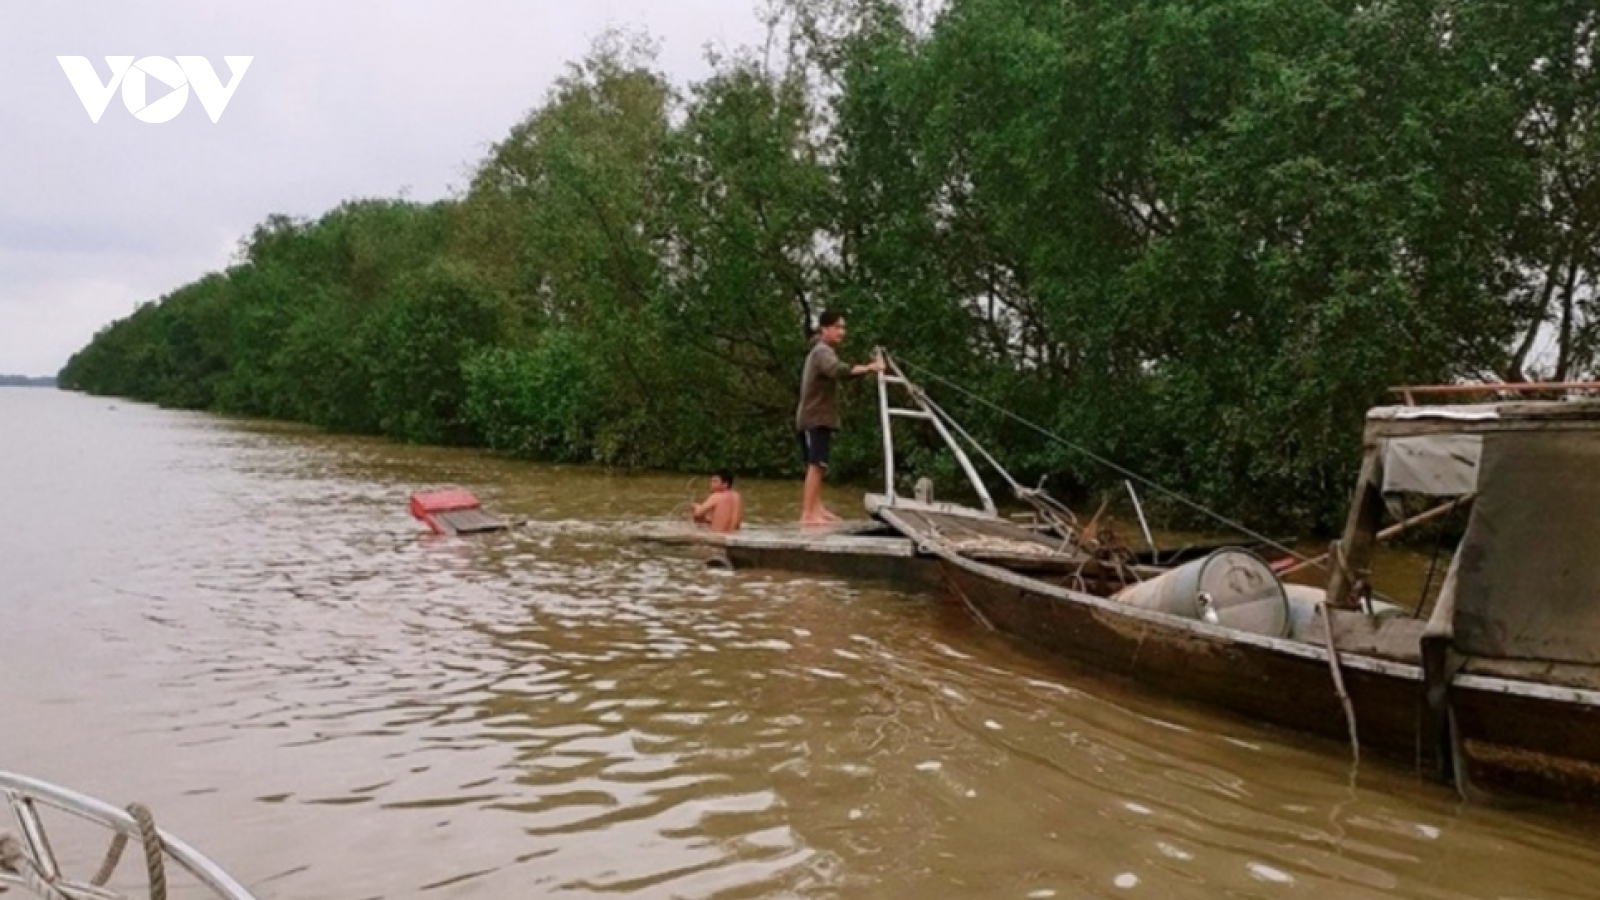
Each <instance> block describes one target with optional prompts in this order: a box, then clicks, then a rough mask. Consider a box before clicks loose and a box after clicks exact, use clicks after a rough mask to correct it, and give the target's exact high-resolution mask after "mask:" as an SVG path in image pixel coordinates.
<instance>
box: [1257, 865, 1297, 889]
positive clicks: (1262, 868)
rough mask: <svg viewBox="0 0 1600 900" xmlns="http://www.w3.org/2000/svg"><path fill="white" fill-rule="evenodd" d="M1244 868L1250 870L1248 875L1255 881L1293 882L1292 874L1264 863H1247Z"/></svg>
mask: <svg viewBox="0 0 1600 900" xmlns="http://www.w3.org/2000/svg"><path fill="white" fill-rule="evenodd" d="M1245 868H1246V869H1249V870H1250V877H1251V878H1254V879H1255V880H1257V881H1267V882H1271V883H1272V884H1294V876H1293V875H1290V874H1289V873H1288V872H1285V871H1283V870H1282V869H1274V868H1273V867H1271V866H1269V865H1267V864H1266V863H1258V862H1253V863H1248V864H1246V865H1245Z"/></svg>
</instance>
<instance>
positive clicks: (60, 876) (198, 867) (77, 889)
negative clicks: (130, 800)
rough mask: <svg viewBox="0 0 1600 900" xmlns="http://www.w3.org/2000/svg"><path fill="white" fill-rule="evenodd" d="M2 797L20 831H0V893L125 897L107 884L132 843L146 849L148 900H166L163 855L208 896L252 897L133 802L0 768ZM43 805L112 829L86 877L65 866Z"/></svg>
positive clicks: (56, 899) (49, 899) (96, 899)
mask: <svg viewBox="0 0 1600 900" xmlns="http://www.w3.org/2000/svg"><path fill="white" fill-rule="evenodd" d="M0 796H3V797H4V798H5V801H6V803H7V805H9V806H10V807H11V810H12V812H13V813H15V815H16V820H17V824H18V826H19V828H20V830H21V837H20V838H18V837H16V836H14V835H11V834H7V833H5V832H4V831H3V830H0V892H3V891H4V890H5V889H6V888H11V887H14V888H20V889H22V890H24V891H27V892H28V893H30V894H32V895H33V896H36V897H40V898H44V900H128V897H127V895H125V894H122V893H118V892H116V891H113V890H111V889H109V888H107V887H106V884H107V882H109V881H110V879H111V876H112V875H113V874H114V873H115V870H116V868H117V864H118V862H119V861H120V860H121V857H122V853H123V849H124V848H125V847H126V846H127V844H128V843H129V841H130V840H131V841H136V842H138V843H139V845H140V847H141V848H142V850H143V857H144V861H145V876H146V880H147V885H148V888H149V892H148V897H149V900H166V896H167V883H166V874H165V873H166V869H165V866H166V861H167V860H169V859H170V860H171V861H172V862H175V863H177V864H178V866H179V867H180V868H182V869H183V870H184V871H186V872H188V873H189V874H190V875H191V876H193V877H194V878H195V880H196V881H198V882H199V883H200V884H201V885H202V886H204V887H205V888H206V889H208V890H209V892H210V893H211V895H212V896H215V897H219V898H222V900H254V897H253V895H252V894H251V893H250V892H249V891H248V890H246V889H245V888H244V886H242V885H240V884H239V883H238V882H237V881H235V880H234V879H233V877H232V876H231V875H229V874H228V873H227V872H225V871H223V869H222V867H220V866H218V865H217V864H216V863H214V862H212V861H211V860H210V859H208V858H206V857H205V856H204V855H202V854H201V853H200V852H199V851H197V850H195V849H194V848H193V847H190V846H189V845H188V844H186V843H184V842H183V841H181V840H179V839H178V838H176V837H174V836H173V835H171V834H169V833H167V832H166V831H164V830H162V829H160V828H157V827H156V826H155V823H154V820H153V819H152V818H151V817H150V814H149V811H148V810H146V809H145V808H144V807H142V806H139V805H138V804H133V805H130V806H129V807H128V809H127V810H121V809H117V808H116V807H114V806H111V805H110V804H107V803H105V802H103V801H100V800H97V799H95V798H93V797H90V796H87V795H84V794H80V793H78V792H76V791H73V790H69V789H67V788H64V787H60V786H58V785H54V784H50V783H49V782H45V781H40V780H38V779H36V778H29V777H27V776H25V775H17V774H13V773H11V772H4V771H0ZM41 808H50V809H55V810H58V811H60V812H62V813H65V814H67V815H70V816H73V817H75V818H78V819H83V820H87V821H89V822H92V823H94V824H97V825H100V826H101V827H103V828H106V829H108V830H109V831H111V832H112V838H111V844H110V846H109V847H108V848H107V851H106V855H105V859H104V860H103V861H102V863H101V865H100V870H99V871H98V872H96V873H95V874H94V875H93V876H91V877H90V878H88V879H87V880H78V879H73V878H70V877H68V876H67V875H66V873H65V872H63V870H62V865H61V862H60V861H59V860H58V859H57V857H56V853H55V850H54V849H53V848H52V846H51V843H50V837H49V835H48V834H47V833H46V829H45V824H44V820H43V819H42V818H41V816H40V810H41Z"/></svg>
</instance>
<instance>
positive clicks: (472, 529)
mask: <svg viewBox="0 0 1600 900" xmlns="http://www.w3.org/2000/svg"><path fill="white" fill-rule="evenodd" d="M411 515H412V516H414V517H416V518H417V519H418V520H419V521H421V522H422V524H424V525H426V526H428V527H429V528H430V529H432V530H433V533H434V534H475V533H477V532H481V531H501V530H503V529H506V528H510V527H511V523H510V522H507V521H506V520H505V519H502V518H500V517H499V516H495V515H490V514H489V513H486V512H484V511H483V504H481V503H479V502H478V498H477V497H475V496H473V494H472V492H471V491H466V490H462V489H461V488H447V489H445V490H442V491H426V492H423V493H420V494H412V495H411Z"/></svg>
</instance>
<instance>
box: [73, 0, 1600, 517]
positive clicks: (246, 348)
mask: <svg viewBox="0 0 1600 900" xmlns="http://www.w3.org/2000/svg"><path fill="white" fill-rule="evenodd" d="M1597 29H1600V21H1597V12H1596V7H1595V6H1594V4H1593V3H1592V2H1576V0H1501V2H1491V0H1363V2H1347V0H1061V2H1052V3H1041V2H1037V0H946V2H944V3H942V4H940V5H938V6H937V7H934V8H929V7H924V6H922V5H920V3H919V2H918V0H899V2H896V0H811V2H800V0H793V2H789V3H786V4H785V3H780V4H779V5H777V6H776V7H775V8H774V9H773V13H772V18H771V21H770V35H769V40H768V41H767V43H766V44H765V46H763V47H760V48H749V49H745V50H741V51H738V52H733V53H729V54H726V55H724V56H721V57H719V58H716V59H714V60H713V61H712V62H713V65H712V69H711V73H710V74H709V75H708V76H707V77H705V78H704V79H702V80H700V81H697V82H694V83H692V84H687V85H677V84H674V83H673V82H672V81H671V80H670V79H669V78H668V77H666V76H665V75H664V74H663V73H662V72H661V71H660V70H659V68H658V67H657V65H656V64H655V61H654V56H653V54H652V52H651V47H650V42H649V40H648V39H646V38H640V37H637V36H629V35H625V34H608V35H606V36H605V37H603V38H602V39H600V40H599V41H597V43H596V45H595V47H594V48H593V50H592V51H591V52H590V53H589V55H588V56H586V57H585V58H584V59H582V60H580V61H578V62H576V63H574V64H572V65H571V66H570V67H569V69H568V71H567V73H566V74H565V76H564V77H562V78H561V79H560V80H559V81H558V82H557V83H556V84H555V85H554V86H553V87H552V88H551V90H550V91H549V93H548V94H547V96H545V97H544V99H543V101H542V103H540V104H539V105H538V106H537V107H536V108H534V109H533V110H532V111H531V112H530V113H529V114H528V115H527V116H526V117H525V118H524V119H523V120H521V121H519V122H517V123H515V125H513V126H512V127H511V129H510V131H509V132H508V133H507V135H506V136H505V138H504V139H503V140H501V141H500V142H499V143H498V144H496V145H494V146H493V147H492V148H491V149H490V151H489V152H488V153H487V155H486V156H485V158H483V159H482V160H480V161H479V162H478V163H477V165H476V167H475V169H474V171H473V175H472V178H471V181H470V184H469V185H468V186H467V187H466V188H465V189H464V190H463V191H461V192H460V193H459V195H458V196H455V197H453V198H451V199H449V200H445V201H441V202H436V203H415V202H408V201H405V200H400V199H362V200H352V201H350V202H347V203H345V204H343V205H341V206H340V207H338V208H337V209H334V210H332V211H330V212H328V213H327V214H325V215H323V216H322V217H321V218H318V219H316V220H314V221H311V220H300V219H291V218H286V217H272V218H270V219H268V220H267V221H266V222H264V223H262V224H261V225H259V226H258V227H256V229H255V230H254V231H253V233H251V234H250V235H249V236H248V237H246V238H245V239H244V240H243V241H242V242H241V246H240V250H239V252H238V255H237V258H236V260H235V261H234V262H233V264H232V265H230V266H229V267H228V268H227V269H226V270H225V271H223V272H218V273H213V274H208V275H206V276H205V277H203V278H200V279H199V280H198V281H195V282H193V283H191V284H188V285H185V286H183V287H181V288H179V289H177V290H175V291H173V292H171V293H170V294H168V295H166V296H164V297H161V298H159V299H158V300H156V301H154V302H151V303H148V304H146V305H144V306H142V307H140V308H139V309H138V310H137V311H136V312H135V313H133V314H132V315H131V316H129V317H128V318H125V319H123V320H120V321H118V322H115V323H113V324H112V325H110V326H108V327H107V328H105V329H104V330H102V331H101V332H100V333H99V334H98V335H97V336H96V337H95V338H94V340H93V341H92V342H91V343H90V344H89V345H88V346H86V347H85V348H83V349H82V350H81V351H80V352H78V353H77V354H76V355H75V356H74V357H73V358H72V359H71V361H70V362H69V363H68V364H67V366H66V368H65V369H64V370H63V371H62V373H61V376H60V378H61V383H62V384H63V385H64V386H67V387H71V388H76V389H81V390H87V391H91V392H97V393H108V394H119V395H125V396H130V397H135V398H140V399H144V400H151V401H155V402H158V403H162V404H167V405H172V406H180V407H189V408H198V409H213V410H218V411H222V412H226V413H236V414H243V415H255V416H271V417H278V418H284V419H293V420H299V421H304V422H309V423H312V424H315V425H318V426H321V427H324V428H329V429H337V430H342V431H352V432H366V433H374V434H383V435H388V436H390V437H393V438H396V439H399V440H405V441H417V442H429V443H455V444H468V445H481V446H487V447H490V448H493V449H494V450H497V451H501V452H506V453H511V454H517V455H522V456H527V457H530V458H537V459H547V460H564V461H583V462H597V463H604V464H608V465H617V466H639V467H666V468H674V469H691V470H707V469H710V468H713V467H716V466H723V465H726V466H729V467H732V468H734V469H736V470H738V471H742V472H750V473H757V472H760V473H771V474H779V473H792V472H796V471H798V468H799V463H798V460H797V459H796V458H795V451H794V439H793V436H792V434H790V429H791V427H792V415H793V408H794V402H795V394H796V389H797V385H798V380H799V372H800V362H801V359H802V357H803V355H804V352H805V348H806V341H807V323H808V322H809V321H810V319H811V318H812V317H814V316H815V315H816V314H817V313H819V312H821V310H822V309H823V308H825V307H839V308H842V309H844V310H846V311H847V314H848V322H849V325H850V330H851V333H852V337H851V344H852V345H853V346H854V347H855V348H856V353H857V354H858V355H859V354H862V353H864V352H865V350H866V348H868V347H870V346H871V345H873V344H880V343H881V344H883V345H885V346H886V347H888V348H889V349H890V350H891V351H893V352H895V353H897V354H898V355H899V356H900V357H901V358H903V359H904V360H907V361H909V362H912V363H915V364H918V365H921V366H924V367H926V371H932V372H936V373H938V374H939V375H940V376H943V377H945V378H948V379H950V380H951V381H953V382H955V383H958V384H961V385H963V386H964V387H965V388H966V389H968V390H970V391H971V392H972V393H973V395H974V396H976V397H982V398H986V399H988V400H990V401H992V402H994V403H995V404H997V405H998V406H999V407H1000V408H1003V409H1004V410H1006V411H1008V412H1011V413H1014V414H1016V415H1018V416H1021V417H1023V418H1025V419H1027V420H1029V421H1032V422H1036V423H1040V424H1042V425H1043V426H1045V427H1046V428H1047V429H1048V430H1050V431H1053V432H1055V433H1057V434H1059V435H1061V436H1064V437H1066V438H1068V439H1069V440H1070V441H1071V442H1073V443H1074V444H1076V445H1078V446H1080V447H1082V448H1084V449H1086V450H1089V451H1092V452H1093V453H1096V454H1099V455H1102V456H1106V457H1110V458H1113V459H1116V460H1118V461H1119V462H1122V463H1123V464H1125V465H1127V466H1129V467H1131V468H1134V469H1136V470H1138V471H1140V472H1142V473H1144V474H1145V475H1147V476H1150V477H1152V478H1154V479H1156V480H1158V481H1161V482H1163V483H1166V484H1168V485H1170V486H1172V487H1175V488H1178V489H1181V490H1183V491H1184V492H1185V493H1187V494H1189V495H1190V496H1193V497H1195V498H1196V499H1198V500H1201V501H1203V502H1206V503H1209V504H1211V505H1212V506H1214V507H1217V508H1219V509H1222V510H1225V511H1227V512H1229V513H1232V514H1235V515H1247V516H1251V517H1254V518H1255V520H1257V521H1261V522H1267V523H1274V524H1282V525H1292V526H1295V527H1302V528H1314V529H1326V528H1328V527H1330V526H1332V525H1333V524H1334V523H1335V522H1336V521H1337V518H1338V516H1339V515H1340V514H1341V510H1342V509H1343V507H1344V504H1345V501H1346V492H1347V490H1348V489H1349V485H1350V483H1351V480H1352V478H1353V475H1354V466H1355V461H1356V459H1357V453H1358V451H1359V443H1360V430H1361V422H1362V416H1363V413H1364V411H1365V410H1366V408H1367V407H1369V406H1371V405H1375V404H1379V403H1382V402H1385V400H1386V398H1387V394H1386V389H1387V388H1389V387H1390V386H1393V385H1399V384H1405V383H1419V382H1439V381H1448V380H1453V379H1483V378H1487V379H1494V380H1499V379H1509V380H1527V379H1542V378H1553V379H1567V378H1577V377H1588V376H1590V375H1591V374H1593V373H1594V372H1595V370H1596V368H1597V361H1600V314H1597V312H1600V310H1597V308H1596V302H1597V301H1596V296H1595V291H1594V286H1595V278H1596V274H1597V272H1600V242H1597V240H1596V238H1597V236H1600V235H1597V229H1600V179H1597V177H1596V176H1597V174H1600V130H1597V126H1600V77H1597V75H1596V69H1595V50H1596V32H1597ZM847 355H850V354H848V353H847ZM932 387H934V388H935V394H936V396H938V398H939V399H940V400H941V402H942V403H943V404H944V405H945V406H946V407H947V408H948V409H951V410H952V411H953V412H955V413H956V414H957V415H958V416H959V417H960V418H961V419H962V420H963V421H964V422H965V423H966V424H967V425H968V427H969V429H970V430H971V431H972V432H973V433H974V434H975V435H976V436H978V437H979V438H980V439H982V440H984V441H985V442H987V443H988V444H989V445H990V446H991V447H993V448H994V449H996V450H997V451H998V452H999V454H1000V455H1001V457H1002V458H1003V459H1005V460H1007V461H1008V462H1010V463H1011V464H1013V466H1014V467H1015V468H1016V469H1017V470H1018V471H1019V472H1020V473H1023V474H1024V475H1025V476H1026V477H1028V478H1030V479H1031V478H1034V477H1037V476H1039V475H1043V474H1050V475H1052V476H1053V480H1052V482H1051V483H1052V484H1053V485H1057V486H1065V487H1067V488H1068V489H1069V490H1068V493H1079V492H1085V491H1091V490H1094V489H1096V488H1097V487H1100V486H1103V485H1105V484H1108V483H1115V480H1116V479H1117V476H1115V474H1114V473H1111V472H1109V471H1106V470H1104V469H1102V468H1100V467H1098V466H1097V464H1095V463H1094V462H1092V461H1091V460H1090V459H1089V458H1088V457H1087V456H1083V455H1080V454H1079V453H1078V451H1076V450H1074V449H1072V448H1069V447H1067V446H1065V445H1063V444H1060V443H1057V442H1055V441H1052V440H1050V439H1048V438H1046V437H1043V436H1041V434H1040V433H1039V432H1038V431H1035V430H1033V429H1030V428H1027V427H1025V426H1023V425H1021V424H1019V423H1018V422H1017V421H1016V420H1014V419H1011V418H1008V417H1007V416H1005V415H1002V414H1001V413H1000V412H999V411H997V409H996V408H995V407H994V406H990V405H987V404H983V403H977V402H974V401H973V400H971V399H970V398H967V397H964V396H962V395H959V394H949V393H939V392H938V390H937V388H938V386H937V385H933V386H932ZM855 399H856V401H857V402H853V403H849V404H847V405H848V415H849V417H850V418H849V419H848V420H847V423H846V429H845V431H844V432H843V433H842V435H841V438H840V440H839V442H838V446H837V448H836V457H837V459H836V464H835V469H836V472H838V473H839V474H842V475H845V476H858V477H865V476H866V475H868V474H871V473H873V472H875V471H876V470H877V468H878V466H879V465H880V460H879V454H880V451H879V445H878V439H877V434H876V424H875V419H874V416H875V409H874V405H873V403H872V402H871V398H869V397H868V396H866V395H864V394H863V395H861V396H859V397H857V398H855ZM903 452H904V453H905V455H906V457H907V458H906V460H905V462H904V463H903V464H902V465H901V466H900V467H899V468H900V470H901V471H902V472H904V473H905V474H906V477H907V478H908V479H909V478H915V477H916V476H917V475H918V474H919V473H922V472H927V471H938V470H939V466H941V465H943V463H941V462H939V461H937V460H935V459H933V457H932V455H931V454H930V453H929V447H928V445H926V444H920V445H919V444H914V443H913V444H909V445H907V446H906V447H905V448H904V450H903Z"/></svg>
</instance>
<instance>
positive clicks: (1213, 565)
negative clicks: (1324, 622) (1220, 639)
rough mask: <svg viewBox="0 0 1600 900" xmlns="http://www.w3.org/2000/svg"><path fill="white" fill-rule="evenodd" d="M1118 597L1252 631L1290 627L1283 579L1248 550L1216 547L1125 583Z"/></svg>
mask: <svg viewBox="0 0 1600 900" xmlns="http://www.w3.org/2000/svg"><path fill="white" fill-rule="evenodd" d="M1117 600H1118V601H1119V602H1122V603H1126V604H1128V605H1129V606H1137V607H1139V608H1140V609H1149V610H1155V611H1157V612H1164V613H1167V614H1169V615H1174V616H1182V617H1184V618H1186V619H1199V620H1200V621H1203V622H1210V623H1211V624H1213V625H1221V626H1223V627H1226V628H1236V629H1238V630H1240V631H1248V632H1251V633H1252V634H1264V635H1267V636H1269V637H1284V636H1285V635H1286V634H1288V631H1289V600H1288V597H1287V596H1286V595H1285V593H1284V589H1283V582H1281V581H1279V580H1278V576H1277V575H1276V574H1274V573H1273V571H1272V569H1271V567H1269V566H1268V565H1267V564H1266V563H1265V562H1263V561H1262V560H1261V557H1259V556H1256V555H1255V554H1254V553H1251V552H1249V551H1248V550H1238V549H1233V548H1229V549H1224V550H1218V551H1216V552H1214V553H1212V554H1211V555H1209V556H1207V557H1205V558H1204V559H1197V560H1194V561H1193V562H1189V563H1185V564H1183V565H1181V566H1179V567H1178V568H1176V569H1173V570H1172V571H1170V572H1165V573H1163V574H1161V575H1158V576H1156V577H1155V578H1152V579H1150V580H1148V581H1143V582H1140V583H1139V584H1135V585H1130V586H1128V587H1127V588H1125V589H1123V591H1122V592H1121V593H1119V594H1117Z"/></svg>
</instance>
